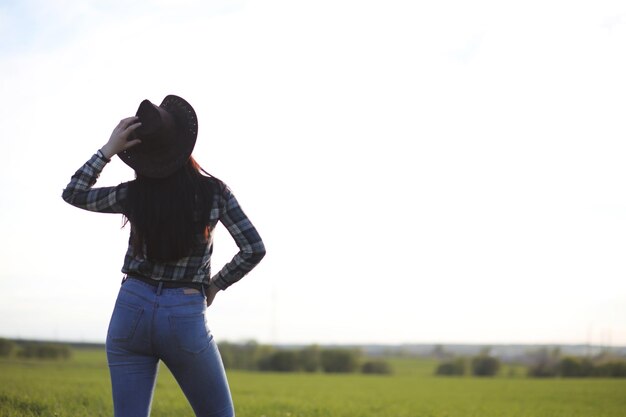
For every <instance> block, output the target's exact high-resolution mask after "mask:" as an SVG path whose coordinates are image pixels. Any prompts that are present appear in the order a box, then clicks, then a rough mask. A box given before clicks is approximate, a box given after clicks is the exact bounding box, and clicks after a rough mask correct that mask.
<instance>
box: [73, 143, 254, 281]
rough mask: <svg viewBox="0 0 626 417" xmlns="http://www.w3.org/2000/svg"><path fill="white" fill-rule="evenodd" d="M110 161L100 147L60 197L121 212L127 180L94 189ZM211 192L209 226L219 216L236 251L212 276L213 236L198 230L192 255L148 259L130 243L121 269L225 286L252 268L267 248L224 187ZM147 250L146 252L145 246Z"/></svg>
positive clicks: (94, 208) (79, 204)
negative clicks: (236, 247) (172, 258)
mask: <svg viewBox="0 0 626 417" xmlns="http://www.w3.org/2000/svg"><path fill="white" fill-rule="evenodd" d="M108 162H109V161H108V160H107V159H105V158H104V156H103V155H102V154H101V152H100V151H98V153H96V154H95V155H93V156H92V157H91V159H89V161H87V162H86V163H85V164H84V165H83V166H82V167H80V169H79V170H78V171H76V173H75V174H74V175H73V176H72V179H71V180H70V182H69V184H67V186H66V187H65V190H63V199H64V200H65V201H66V202H68V203H69V204H71V205H73V206H76V207H78V208H81V209H84V210H89V211H95V212H99V213H123V206H124V204H123V202H124V199H125V198H126V196H127V195H128V183H126V182H125V183H122V184H120V185H118V186H116V187H102V188H92V187H93V186H94V184H95V183H96V181H97V179H98V176H99V175H100V173H101V172H102V170H103V169H104V167H105V166H106V164H107V163H108ZM219 189H220V192H216V193H215V195H214V196H213V204H212V206H211V211H210V213H209V227H210V230H213V229H214V227H215V226H216V225H217V222H218V221H220V222H222V224H223V225H224V226H225V227H226V229H227V230H228V232H229V233H230V234H231V236H232V237H233V239H234V240H235V242H236V243H237V246H238V247H239V252H238V253H237V254H236V255H235V256H234V257H233V259H232V260H231V261H230V262H229V263H227V264H226V265H225V266H224V267H223V268H222V269H221V270H220V271H219V272H218V273H217V274H216V275H215V276H214V277H212V278H211V254H212V252H213V239H212V236H209V239H208V241H207V240H206V239H204V236H202V235H201V234H200V235H198V237H197V239H196V242H197V243H196V244H195V245H194V247H193V249H192V251H191V254H190V255H189V256H186V257H184V258H181V259H178V260H177V261H173V262H152V261H150V260H148V259H146V258H145V257H144V256H139V255H136V254H135V253H134V251H133V249H132V245H131V244H130V242H131V239H132V233H133V232H132V230H131V238H130V239H129V244H128V249H127V251H126V256H125V258H124V266H123V267H122V272H123V273H125V274H128V275H131V276H132V275H141V276H144V277H149V278H152V279H154V280H158V281H184V282H195V283H201V284H205V285H209V284H210V285H215V286H217V287H218V288H220V289H222V290H224V289H226V288H227V287H229V286H230V285H232V284H234V283H235V282H237V281H239V280H240V279H241V278H242V277H243V276H244V275H246V274H247V273H248V272H250V271H251V270H252V268H254V267H255V266H256V265H257V264H258V263H259V262H260V261H261V259H262V258H263V256H264V255H265V247H264V245H263V241H262V240H261V237H260V236H259V234H258V233H257V231H256V229H255V228H254V226H253V225H252V223H251V222H250V220H248V217H247V216H246V215H245V213H244V212H243V210H242V209H241V207H240V206H239V203H238V202H237V200H236V199H235V196H234V195H233V194H232V192H231V191H230V189H229V188H228V187H227V186H225V185H224V186H223V187H219ZM144 253H145V251H144Z"/></svg>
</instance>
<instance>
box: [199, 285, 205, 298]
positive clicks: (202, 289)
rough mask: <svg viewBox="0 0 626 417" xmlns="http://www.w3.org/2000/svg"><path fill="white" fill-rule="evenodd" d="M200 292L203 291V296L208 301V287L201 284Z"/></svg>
mask: <svg viewBox="0 0 626 417" xmlns="http://www.w3.org/2000/svg"><path fill="white" fill-rule="evenodd" d="M200 290H201V291H202V295H203V296H204V298H205V299H206V285H204V284H200Z"/></svg>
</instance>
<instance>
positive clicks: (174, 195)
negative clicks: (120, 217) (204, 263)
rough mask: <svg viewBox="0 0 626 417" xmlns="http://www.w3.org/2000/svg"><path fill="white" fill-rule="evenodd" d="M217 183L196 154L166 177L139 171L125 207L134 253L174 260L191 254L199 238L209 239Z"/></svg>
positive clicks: (160, 259) (131, 184) (130, 185)
mask: <svg viewBox="0 0 626 417" xmlns="http://www.w3.org/2000/svg"><path fill="white" fill-rule="evenodd" d="M203 173H204V174H206V175H207V176H205V175H203ZM218 183H219V180H217V179H216V178H214V177H212V176H210V175H209V174H208V173H207V172H206V171H204V170H203V169H202V168H201V167H200V165H199V164H198V163H197V162H196V161H195V160H194V159H193V157H190V158H189V161H188V162H187V163H186V164H185V165H184V166H183V167H181V168H180V169H179V170H177V171H176V172H175V173H174V174H172V175H170V176H169V177H166V178H148V177H144V176H142V175H139V174H137V178H136V179H135V180H134V181H131V182H130V183H129V184H128V198H127V199H126V204H125V210H124V216H125V218H124V226H125V225H126V224H127V223H128V222H130V224H131V241H130V244H131V245H132V248H133V251H134V252H135V254H136V255H142V256H145V257H146V258H147V259H148V260H151V261H157V262H167V261H175V260H177V259H180V258H182V257H184V256H187V255H189V254H190V251H191V248H192V247H193V245H194V243H197V242H196V240H197V239H198V238H199V237H200V238H201V239H204V241H206V240H207V239H208V237H209V234H210V233H211V230H210V226H209V223H208V214H209V212H210V210H211V204H212V202H213V196H214V194H215V190H216V186H217V184H218ZM144 248H145V251H144ZM144 252H145V253H144Z"/></svg>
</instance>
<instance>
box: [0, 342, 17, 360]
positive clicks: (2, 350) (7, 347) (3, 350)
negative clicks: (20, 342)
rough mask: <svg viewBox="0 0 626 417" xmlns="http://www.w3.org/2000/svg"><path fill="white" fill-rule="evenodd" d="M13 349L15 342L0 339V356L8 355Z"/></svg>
mask: <svg viewBox="0 0 626 417" xmlns="http://www.w3.org/2000/svg"><path fill="white" fill-rule="evenodd" d="M14 349H15V342H13V341H12V340H9V339H0V356H10V355H11V353H12V352H13V350H14Z"/></svg>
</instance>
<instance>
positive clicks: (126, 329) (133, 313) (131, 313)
mask: <svg viewBox="0 0 626 417" xmlns="http://www.w3.org/2000/svg"><path fill="white" fill-rule="evenodd" d="M142 315H143V308H142V307H139V306H134V305H131V304H126V303H123V302H120V301H119V300H118V302H117V303H116V304H115V308H114V309H113V315H112V316H111V323H109V331H108V334H107V338H108V339H110V340H115V341H128V340H131V339H132V338H133V336H134V335H135V330H136V329H137V325H138V324H139V320H140V319H141V316H142Z"/></svg>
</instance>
